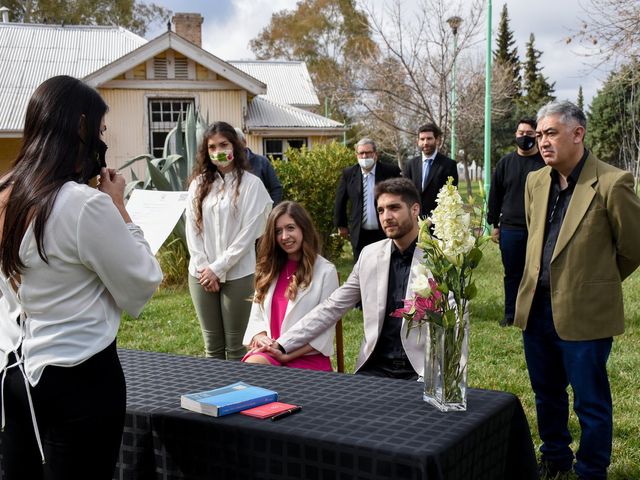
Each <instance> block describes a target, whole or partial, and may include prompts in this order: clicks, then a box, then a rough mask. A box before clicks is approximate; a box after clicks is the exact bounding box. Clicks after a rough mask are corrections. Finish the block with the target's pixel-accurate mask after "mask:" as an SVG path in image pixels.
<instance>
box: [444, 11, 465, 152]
mask: <svg viewBox="0 0 640 480" xmlns="http://www.w3.org/2000/svg"><path fill="white" fill-rule="evenodd" d="M447 23H448V24H449V26H450V27H451V31H452V32H453V63H452V65H451V158H453V159H454V160H455V159H456V156H457V154H456V108H457V105H456V103H457V101H456V57H457V56H458V28H460V25H461V24H462V18H461V17H458V16H457V15H456V16H454V17H450V18H448V19H447Z"/></svg>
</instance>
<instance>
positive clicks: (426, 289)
mask: <svg viewBox="0 0 640 480" xmlns="http://www.w3.org/2000/svg"><path fill="white" fill-rule="evenodd" d="M411 270H412V276H413V281H412V282H411V287H410V290H411V291H412V292H413V293H415V294H416V295H420V296H421V297H425V298H426V297H428V296H429V295H431V286H430V285H429V276H430V273H431V272H429V269H428V268H427V267H426V266H424V265H423V264H422V263H418V264H417V265H415V266H414V267H413V268H412V269H411Z"/></svg>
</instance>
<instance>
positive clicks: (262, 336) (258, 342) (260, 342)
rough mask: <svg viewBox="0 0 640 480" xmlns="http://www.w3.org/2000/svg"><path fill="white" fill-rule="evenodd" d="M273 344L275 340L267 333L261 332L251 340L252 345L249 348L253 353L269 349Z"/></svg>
mask: <svg viewBox="0 0 640 480" xmlns="http://www.w3.org/2000/svg"><path fill="white" fill-rule="evenodd" d="M272 343H273V340H272V339H271V338H270V337H269V336H268V335H267V332H260V333H258V334H257V335H255V336H254V337H253V338H252V339H251V344H250V345H249V347H250V348H251V351H252V352H253V351H254V350H256V349H258V348H261V347H268V346H269V345H271V344H272Z"/></svg>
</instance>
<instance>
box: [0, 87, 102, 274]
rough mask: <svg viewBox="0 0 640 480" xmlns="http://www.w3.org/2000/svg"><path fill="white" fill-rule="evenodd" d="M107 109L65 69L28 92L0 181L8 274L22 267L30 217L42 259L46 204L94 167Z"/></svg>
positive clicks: (5, 270)
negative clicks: (16, 144) (17, 140)
mask: <svg viewBox="0 0 640 480" xmlns="http://www.w3.org/2000/svg"><path fill="white" fill-rule="evenodd" d="M107 109H108V107H107V104H106V103H105V101H104V100H103V99H102V97H101V96H100V94H99V93H98V92H97V91H96V90H94V89H93V88H91V87H90V86H88V85H87V84H85V83H84V82H82V81H81V80H78V79H77V78H73V77H69V76H66V75H60V76H57V77H52V78H50V79H48V80H46V81H44V82H43V83H42V84H41V85H40V86H39V87H38V88H36V90H35V91H34V92H33V94H32V95H31V98H30V99H29V104H28V105H27V113H26V117H25V124H24V132H23V137H22V138H23V141H22V147H21V148H20V152H19V153H18V156H17V158H16V160H15V162H14V163H13V168H12V169H11V171H10V172H9V174H8V175H7V176H6V177H5V178H4V179H3V182H2V184H1V185H0V191H3V190H5V189H7V188H11V192H10V193H9V196H8V200H7V203H6V205H5V206H4V225H3V231H2V240H1V241H0V250H1V251H2V253H1V254H0V258H1V261H2V272H3V273H4V274H5V275H6V276H7V277H12V276H13V275H16V274H20V273H21V272H22V270H23V269H24V267H25V265H24V263H23V262H22V260H21V259H20V255H19V253H20V244H21V242H22V239H23V237H24V234H25V232H26V230H27V228H28V226H29V224H30V223H31V222H32V221H33V224H34V233H35V237H36V244H37V247H38V254H39V255H40V257H41V258H42V260H43V261H45V262H46V261H47V255H46V252H45V250H44V238H43V235H44V228H45V225H46V222H47V220H48V218H49V215H50V213H51V209H52V208H53V204H54V202H55V199H56V197H57V195H58V192H59V191H60V188H61V187H62V185H64V184H65V183H66V182H68V181H69V180H74V181H87V180H88V176H89V174H90V173H91V172H92V171H94V170H95V163H96V152H97V151H98V146H99V141H100V124H101V122H102V118H103V117H104V115H105V114H106V113H107ZM81 132H82V134H83V135H82V137H81ZM83 137H84V138H83Z"/></svg>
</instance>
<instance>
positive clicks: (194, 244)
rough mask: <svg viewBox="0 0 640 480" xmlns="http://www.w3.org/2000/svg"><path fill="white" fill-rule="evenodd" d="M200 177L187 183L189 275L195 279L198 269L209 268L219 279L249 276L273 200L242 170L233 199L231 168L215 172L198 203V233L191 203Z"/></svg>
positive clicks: (255, 179) (193, 206)
mask: <svg viewBox="0 0 640 480" xmlns="http://www.w3.org/2000/svg"><path fill="white" fill-rule="evenodd" d="M201 179H202V177H198V178H196V179H195V180H193V181H192V182H191V185H189V199H188V204H187V214H186V216H187V224H186V231H187V245H188V247H189V253H190V255H191V259H190V260H189V274H191V275H192V276H194V277H196V278H198V270H200V269H203V268H205V267H209V268H210V269H211V270H212V271H213V273H215V274H216V276H217V277H218V278H219V279H220V281H221V282H226V281H227V280H235V279H238V278H242V277H246V276H247V275H251V274H252V273H254V272H255V270H256V251H255V241H256V239H257V238H259V237H260V236H261V235H262V234H263V233H264V228H265V225H266V222H267V217H268V216H269V212H271V204H272V203H273V202H272V200H271V197H270V196H269V193H268V192H267V190H266V189H265V188H264V185H263V184H262V181H261V180H260V179H259V178H258V177H256V176H255V175H252V174H251V173H249V172H244V174H243V175H242V181H241V182H240V191H239V192H238V197H237V198H236V182H237V176H236V173H235V171H233V172H230V173H227V174H226V175H225V176H224V178H223V177H222V176H221V175H220V174H218V173H216V178H215V180H214V182H213V184H212V185H211V190H210V191H209V194H208V195H207V196H206V197H205V199H204V201H203V202H202V232H198V229H197V228H196V222H195V204H194V202H195V201H197V199H196V190H197V188H198V184H199V183H200V181H201Z"/></svg>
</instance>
